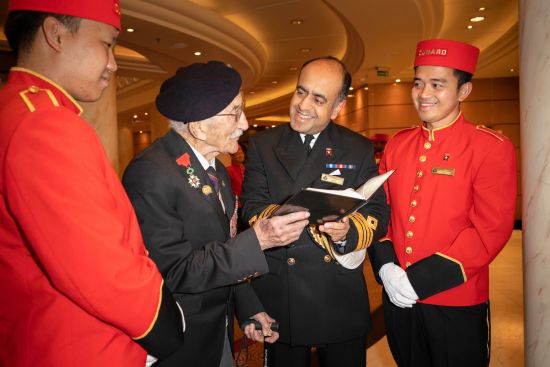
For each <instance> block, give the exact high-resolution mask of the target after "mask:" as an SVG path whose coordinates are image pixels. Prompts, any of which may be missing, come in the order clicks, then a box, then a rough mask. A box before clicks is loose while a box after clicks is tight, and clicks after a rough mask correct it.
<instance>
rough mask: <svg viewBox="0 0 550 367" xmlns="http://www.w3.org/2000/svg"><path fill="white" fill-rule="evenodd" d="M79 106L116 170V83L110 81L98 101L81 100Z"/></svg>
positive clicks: (117, 159) (117, 154)
mask: <svg viewBox="0 0 550 367" xmlns="http://www.w3.org/2000/svg"><path fill="white" fill-rule="evenodd" d="M113 79H114V78H113ZM80 106H81V107H82V109H83V112H82V117H83V118H84V119H85V120H86V121H88V122H89V123H90V125H92V127H93V128H94V129H95V131H96V132H97V134H98V136H99V139H100V140H101V142H102V143H103V147H104V148H105V151H106V152H107V156H108V157H109V161H110V162H111V165H112V166H113V168H114V169H115V170H116V171H118V163H119V150H118V128H117V104H116V83H110V84H109V86H108V87H107V89H106V90H105V91H104V92H103V94H102V96H101V98H100V99H99V100H98V101H96V102H90V103H84V102H81V103H80Z"/></svg>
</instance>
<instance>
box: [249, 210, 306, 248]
mask: <svg viewBox="0 0 550 367" xmlns="http://www.w3.org/2000/svg"><path fill="white" fill-rule="evenodd" d="M308 217H309V212H306V211H301V212H295V213H290V214H286V215H280V216H275V217H271V218H266V219H262V220H260V221H258V222H256V223H255V224H254V226H253V227H252V228H254V231H255V232H256V236H257V237H258V241H259V242H260V247H261V248H262V250H266V249H268V248H271V247H276V246H286V245H288V244H290V243H292V242H294V241H296V240H297V239H298V238H299V237H300V234H301V233H302V231H303V230H304V227H305V226H306V225H307V224H308V223H309V221H308V220H307V218H308Z"/></svg>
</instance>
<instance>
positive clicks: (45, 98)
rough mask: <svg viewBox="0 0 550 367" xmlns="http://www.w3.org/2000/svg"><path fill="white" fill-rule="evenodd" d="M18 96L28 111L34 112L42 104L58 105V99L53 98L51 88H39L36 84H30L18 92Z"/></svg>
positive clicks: (46, 105)
mask: <svg viewBox="0 0 550 367" xmlns="http://www.w3.org/2000/svg"><path fill="white" fill-rule="evenodd" d="M19 96H20V97H21V99H22V100H23V102H24V103H25V106H27V108H28V109H29V111H30V112H34V111H36V110H37V109H38V108H40V107H42V106H45V107H51V106H54V107H59V101H58V100H57V98H55V96H54V94H53V93H52V91H51V90H49V89H41V88H38V87H37V86H36V85H31V86H30V87H28V88H27V89H24V90H22V91H21V92H19Z"/></svg>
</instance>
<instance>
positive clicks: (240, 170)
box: [227, 143, 246, 208]
mask: <svg viewBox="0 0 550 367" xmlns="http://www.w3.org/2000/svg"><path fill="white" fill-rule="evenodd" d="M245 156H246V148H245V147H244V145H242V144H241V143H239V148H238V150H237V151H236V152H235V153H233V154H231V164H230V165H229V166H227V173H229V178H230V180H231V189H232V190H233V194H235V196H236V197H237V202H238V207H239V208H240V207H242V203H241V201H240V200H239V196H241V190H242V186H243V179H244V159H245Z"/></svg>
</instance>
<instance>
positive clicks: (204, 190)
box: [202, 185, 212, 195]
mask: <svg viewBox="0 0 550 367" xmlns="http://www.w3.org/2000/svg"><path fill="white" fill-rule="evenodd" d="M202 193H203V194H204V195H210V194H211V193H212V187H210V185H204V186H203V187H202Z"/></svg>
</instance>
